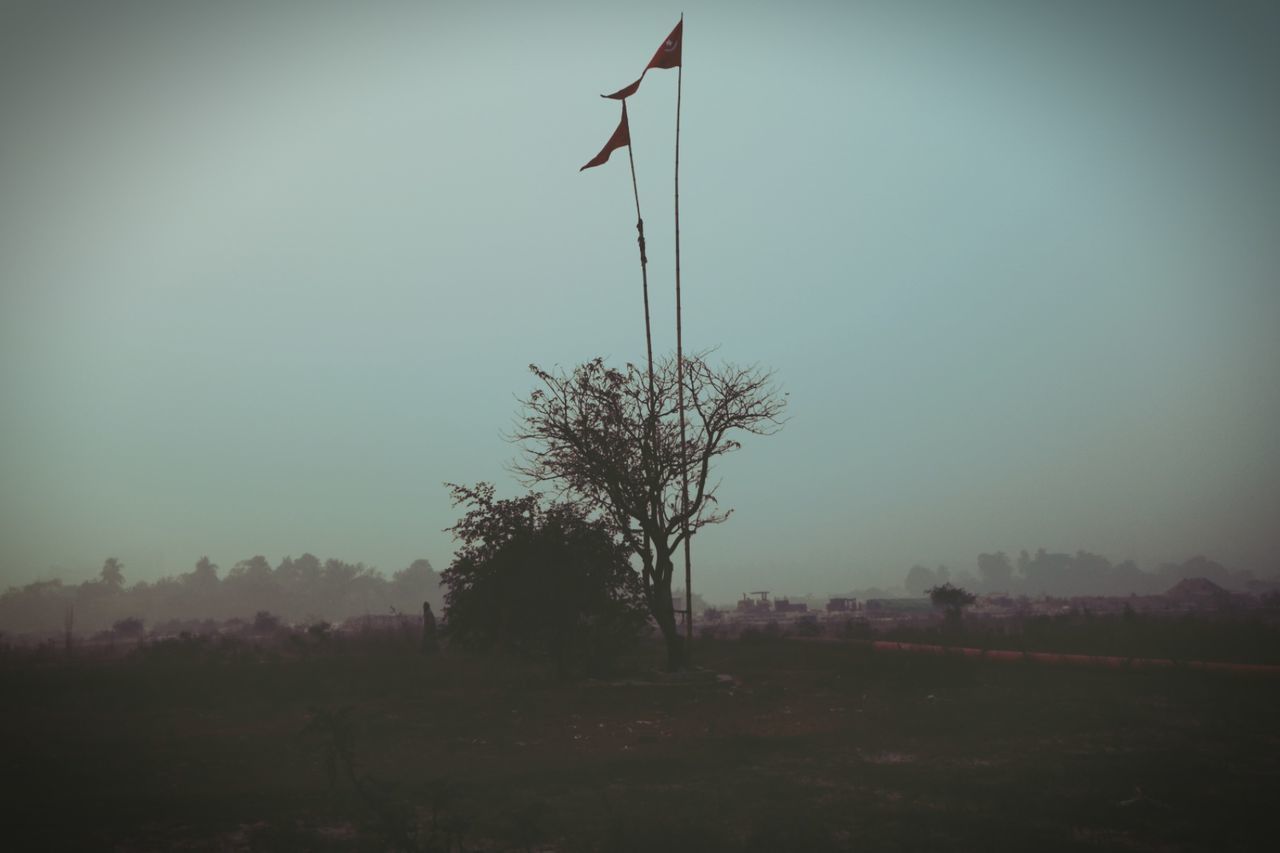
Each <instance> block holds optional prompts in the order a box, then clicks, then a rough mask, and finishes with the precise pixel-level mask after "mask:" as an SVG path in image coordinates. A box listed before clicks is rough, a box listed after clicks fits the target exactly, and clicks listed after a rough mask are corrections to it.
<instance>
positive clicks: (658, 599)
mask: <svg viewBox="0 0 1280 853" xmlns="http://www.w3.org/2000/svg"><path fill="white" fill-rule="evenodd" d="M673 568H674V566H673V565H672V563H671V558H670V557H669V556H667V555H665V554H659V555H658V571H657V572H656V573H655V577H654V579H653V600H652V601H651V602H650V610H651V611H652V613H653V618H654V621H656V622H657V623H658V630H660V631H661V632H662V639H663V640H664V641H665V642H666V644H667V671H668V672H676V671H677V670H681V669H684V668H685V664H686V663H687V662H688V661H687V658H686V656H685V647H684V637H683V635H681V633H680V626H679V625H677V624H676V614H675V611H674V609H673V608H672V606H671V572H672V570H673Z"/></svg>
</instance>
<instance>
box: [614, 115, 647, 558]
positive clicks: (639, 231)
mask: <svg viewBox="0 0 1280 853" xmlns="http://www.w3.org/2000/svg"><path fill="white" fill-rule="evenodd" d="M626 111H627V101H626V99H625V98H624V99H623V100H622V112H623V114H624V115H625V114H626ZM630 137H631V131H630V122H628V129H627V160H628V161H629V162H630V164H631V192H632V194H633V195H634V196H635V200H636V244H637V245H638V246H639V247H640V281H641V282H642V284H643V285H644V347H645V353H646V355H647V356H648V365H649V418H648V420H649V447H648V449H646V451H645V453H646V455H648V454H651V453H652V452H653V428H654V423H653V419H654V401H653V398H654V390H653V385H654V382H653V331H652V326H651V324H650V322H649V258H648V257H647V256H646V255H645V251H644V217H642V216H641V215H640V187H639V185H638V184H637V183H636V157H635V153H634V151H635V149H634V148H633V146H632V145H631V141H630ZM645 473H646V476H647V475H648V470H647V469H646V472H645ZM650 547H651V546H650V544H649V532H648V531H645V534H644V550H645V553H646V554H648V553H650Z"/></svg>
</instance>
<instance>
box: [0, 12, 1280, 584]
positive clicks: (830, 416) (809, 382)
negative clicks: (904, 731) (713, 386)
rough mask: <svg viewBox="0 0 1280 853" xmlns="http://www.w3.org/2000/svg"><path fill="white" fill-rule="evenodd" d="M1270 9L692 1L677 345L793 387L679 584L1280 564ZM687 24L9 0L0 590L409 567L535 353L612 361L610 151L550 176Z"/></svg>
mask: <svg viewBox="0 0 1280 853" xmlns="http://www.w3.org/2000/svg"><path fill="white" fill-rule="evenodd" d="M1277 10H1280V5H1277V4H1273V3H1267V2H1258V3H1244V2H1214V3H1208V2H1178V0H1162V1H1161V2H1156V1H1155V0H1150V1H1149V2H1140V0H1129V2H1115V0H1107V2H1102V0H1084V2H1055V3H1049V2H1035V1H1034V0H1027V2H1022V0H1019V2H1013V0H1009V2H1003V0H1002V1H1001V2H977V1H976V0H975V1H974V2H941V0H939V2H924V1H923V0H892V2H856V0H849V2H838V3H837V2H831V3H817V2H803V0H801V2H793V3H787V4H782V3H778V4H768V5H767V6H766V4H754V3H743V2H694V0H685V5H684V8H683V11H684V12H685V15H686V20H685V36H686V42H685V53H684V61H685V69H684V72H685V73H684V84H683V98H684V107H683V124H682V141H681V145H682V149H681V167H682V172H681V202H682V205H681V224H682V246H681V249H682V261H683V265H682V278H683V284H684V288H685V340H686V346H688V347H690V348H693V349H697V348H701V347H705V346H712V345H718V346H719V347H720V354H721V355H722V356H723V357H724V358H725V359H728V360H731V361H736V362H759V363H761V364H763V365H767V366H769V367H772V368H774V369H775V370H776V371H777V375H778V379H779V380H780V382H781V383H782V384H783V386H784V387H785V389H786V390H787V391H789V392H790V395H791V396H790V400H791V406H790V415H791V421H790V423H789V424H788V425H787V427H786V429H785V430H783V432H782V433H780V434H779V435H777V436H774V437H772V438H766V439H759V440H748V441H747V442H746V447H745V448H744V449H743V451H742V452H740V453H738V454H736V455H733V456H730V457H728V458H726V459H725V461H724V464H723V465H722V466H721V468H720V473H721V475H722V476H723V478H724V485H723V488H722V492H721V496H722V498H723V500H724V502H725V503H726V504H727V505H729V506H733V507H736V509H737V512H736V513H735V515H734V516H733V518H732V519H731V520H730V521H729V523H728V524H726V525H723V526H721V527H719V528H716V529H713V530H708V531H706V532H704V534H703V535H701V536H700V537H699V539H698V540H697V541H696V542H695V549H694V563H695V589H698V590H700V591H702V592H703V593H705V594H706V595H708V596H709V597H711V598H712V599H713V600H726V599H732V598H736V597H737V595H738V593H739V592H740V591H742V590H746V589H758V588H763V589H773V590H776V591H781V592H784V593H785V592H789V593H792V594H804V593H807V592H813V593H815V594H817V593H822V592H834V591H839V590H845V589H849V588H852V587H859V586H866V585H870V584H877V583H898V582H900V581H901V578H902V576H903V575H904V574H905V572H906V570H907V568H908V567H909V566H910V565H911V564H912V563H915V562H923V563H927V564H937V563H939V562H946V563H948V564H949V565H950V566H952V568H953V570H954V569H963V568H970V569H971V568H972V567H973V564H974V559H975V557H976V555H977V554H978V553H979V552H981V551H989V550H995V549H1006V550H1015V551H1016V549H1019V548H1024V547H1025V548H1029V549H1034V548H1036V547H1039V546H1044V547H1046V548H1049V549H1050V550H1070V551H1074V550H1076V549H1080V548H1084V549H1089V550H1094V551H1098V552H1101V553H1103V554H1105V555H1107V556H1109V557H1111V558H1113V559H1116V560H1119V559H1125V558H1129V557H1132V558H1135V559H1137V560H1138V561H1139V562H1140V564H1142V565H1143V566H1144V567H1145V568H1152V567H1153V566H1154V564H1155V563H1157V562H1160V561H1164V560H1182V559H1185V558H1186V557H1188V556H1191V555H1193V554H1197V553H1207V554H1209V555H1211V556H1214V557H1216V558H1217V559H1219V560H1220V561H1222V562H1224V563H1226V564H1228V565H1230V566H1232V567H1234V568H1242V569H1243V568H1250V569H1254V570H1258V571H1272V570H1275V569H1276V568H1277V567H1280V523H1278V522H1277V520H1278V519H1280V451H1278V449H1277V435H1280V432H1278V431H1277V423H1278V422H1280V333H1278V332H1277V326H1278V321H1280V276H1278V273H1280V166H1278V165H1277V164H1278V163H1280V160H1278V158H1277V153H1276V152H1278V151H1280V14H1278V13H1277ZM681 11H682V10H681V8H680V7H679V6H676V5H672V6H670V7H663V6H662V4H655V3H636V2H625V3H604V2H595V3H589V4H587V3H584V4H580V5H573V4H565V3H523V2H520V3H517V2H512V3H506V4H503V3H495V2H483V1H482V0H481V2H469V3H461V2H459V3H440V2H423V3H409V2H362V3H349V4H326V3H319V2H317V3H249V2H230V3H204V4H177V3H171V2H159V0H154V2H128V0H123V2H114V3H109V4H108V3H97V2H87V0H86V2H58V0H49V2H43V0H42V2H8V1H7V0H0V489H2V491H0V584H3V585H7V584H10V583H21V582H26V581H28V580H31V579H35V578H41V577H50V576H61V577H63V578H64V579H70V580H79V579H82V578H85V577H88V576H90V575H91V574H93V573H94V572H96V570H97V568H98V567H99V566H100V565H101V563H102V560H103V559H104V558H105V557H107V556H116V557H119V558H120V559H121V560H123V561H124V563H125V564H126V575H127V576H128V578H129V579H130V580H139V579H144V578H152V577H155V576H158V575H161V574H168V573H176V572H179V571H187V570H189V569H190V567H191V565H192V564H193V563H194V562H195V560H196V559H197V558H198V557H200V556H201V555H204V554H207V555H209V556H210V557H211V558H213V560H214V561H215V562H217V563H219V564H221V565H222V566H223V567H224V568H225V567H229V566H230V565H231V564H233V563H234V562H235V561H237V560H239V559H243V558H246V557H249V556H252V555H254V554H264V555H266V556H267V557H268V558H269V559H270V560H271V561H272V562H273V563H275V562H277V561H279V560H280V558H282V557H284V556H285V555H286V554H293V555H297V554H299V553H301V552H303V551H311V552H314V553H316V554H319V555H321V556H322V557H326V556H337V557H341V558H344V559H348V560H352V561H355V560H362V561H365V562H366V563H371V564H373V565H375V566H377V567H379V568H381V569H384V570H386V571H393V570H396V569H399V568H402V567H404V566H405V565H407V564H408V563H409V562H410V561H411V560H412V559H414V558H415V557H427V558H429V559H430V560H431V561H432V562H433V563H434V564H435V565H436V566H437V568H443V567H444V566H445V565H447V564H448V562H449V560H450V557H451V554H452V550H453V549H452V544H451V541H450V539H449V536H448V534H446V533H444V532H442V529H443V528H445V527H446V526H448V525H449V524H450V523H451V522H452V520H453V519H454V517H455V513H454V512H453V510H452V508H451V507H450V504H449V500H448V496H447V493H446V490H445V488H444V487H443V485H442V483H443V482H444V481H455V482H474V481H477V480H481V479H488V480H492V481H496V482H497V483H498V484H499V487H500V490H501V491H503V492H505V493H508V494H509V493H513V492H514V491H515V490H516V489H517V484H515V483H514V482H513V481H512V479H511V477H510V476H509V475H508V474H507V473H506V470H505V463H506V462H508V461H509V460H510V459H511V458H512V457H513V455H514V449H513V448H512V447H511V446H510V445H509V444H507V443H506V442H504V440H503V438H502V433H503V430H504V429H506V428H508V427H509V426H510V424H511V421H512V417H513V415H514V413H515V407H516V398H517V396H519V395H522V394H525V393H527V391H528V390H530V389H531V388H532V381H531V377H530V376H529V375H528V372H527V365H528V364H529V363H530V362H537V363H539V364H542V365H552V364H560V365H563V366H572V365H573V364H576V363H578V362H581V361H584V360H587V359H589V358H591V357H593V356H596V355H606V356H608V357H609V358H611V359H613V360H615V361H625V360H633V361H636V360H639V359H641V358H643V354H644V348H643V346H644V339H643V321H642V316H641V313H640V308H641V303H640V281H639V270H638V264H637V262H636V253H635V243H634V227H633V226H634V221H633V220H634V209H633V202H632V199H631V193H630V178H629V174H628V172H627V168H626V158H625V157H624V156H621V155H623V154H624V153H625V152H618V154H617V155H615V157H614V159H613V160H612V161H611V162H609V163H608V164H606V165H605V166H603V167H601V168H599V169H594V170H589V171H587V172H584V173H581V174H579V172H578V167H579V166H581V165H582V164H583V163H584V162H586V161H587V160H588V159H589V158H590V157H591V156H593V155H594V154H595V153H596V151H597V150H598V149H599V148H600V146H601V145H602V144H603V143H604V141H605V140H606V139H607V138H608V136H609V134H610V133H611V132H612V131H613V128H614V126H615V125H616V123H617V119H618V107H617V104H616V103H614V102H611V101H606V100H602V99H600V98H599V97H598V94H599V93H600V92H606V91H612V90H614V89H616V88H619V87H621V86H623V85H625V84H626V83H629V82H630V81H631V80H633V79H634V78H635V77H636V76H637V74H638V73H639V72H640V70H641V69H642V68H643V67H644V64H645V62H646V61H647V60H648V58H649V56H650V55H651V54H652V52H653V51H654V49H655V48H656V47H657V46H658V44H659V42H660V41H661V40H662V39H663V38H664V37H665V36H666V34H667V32H668V31H669V30H670V29H671V27H672V26H673V25H674V24H675V22H676V20H677V19H678V17H679V14H680V12H681ZM675 92H676V72H675V71H674V70H671V71H654V72H651V73H650V74H649V76H648V77H647V78H646V80H645V83H644V85H643V86H642V88H641V89H640V92H639V94H638V95H637V96H635V97H634V98H633V99H632V100H631V102H630V114H631V127H632V137H633V140H634V144H635V157H636V167H637V170H638V173H639V178H640V184H641V186H640V191H641V202H642V204H643V206H644V212H645V219H646V225H647V231H648V236H649V253H650V258H651V265H650V268H651V286H652V288H653V291H654V293H653V310H654V312H655V323H656V328H655V335H656V337H655V347H656V348H658V349H660V350H665V349H668V348H670V347H673V346H674V316H673V315H674V297H673V293H672V290H673V287H672V283H673V274H672V269H673V265H672V238H671V230H672V229H671V224H672V209H671V208H672V205H671V195H672V194H671V178H672V174H671V172H672V147H673V146H672V143H673V136H674V106H675Z"/></svg>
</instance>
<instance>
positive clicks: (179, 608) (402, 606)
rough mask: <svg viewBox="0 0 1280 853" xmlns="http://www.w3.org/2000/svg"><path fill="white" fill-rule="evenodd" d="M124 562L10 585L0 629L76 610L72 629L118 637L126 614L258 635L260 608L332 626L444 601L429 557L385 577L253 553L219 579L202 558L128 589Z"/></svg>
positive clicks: (40, 624)
mask: <svg viewBox="0 0 1280 853" xmlns="http://www.w3.org/2000/svg"><path fill="white" fill-rule="evenodd" d="M125 568H126V567H125V566H124V564H123V563H121V562H120V561H119V560H117V559H115V558H114V557H112V558H108V559H107V560H106V561H105V562H104V563H103V566H102V572H101V574H100V575H99V577H98V578H96V579H94V580H91V581H86V582H84V583H82V584H79V585H64V584H63V582H62V581H60V580H50V581H38V582H36V583H31V584H27V585H26V586H22V587H11V588H10V589H9V590H8V591H7V592H5V593H4V594H3V595H0V625H3V626H4V628H5V630H7V631H10V632H12V633H15V634H19V633H36V634H40V633H47V634H50V635H52V634H53V633H55V632H57V631H58V630H59V628H60V627H61V626H63V623H64V621H65V620H66V619H67V618H69V617H68V614H69V613H70V612H71V611H70V610H69V608H73V609H74V631H76V632H79V633H80V634H84V635H91V634H93V633H95V632H97V631H101V630H104V629H108V628H111V627H112V626H116V628H117V631H116V633H117V634H118V635H120V636H136V635H137V634H138V633H140V631H136V630H134V629H133V628H132V623H129V622H128V620H130V619H136V620H138V625H139V626H140V625H142V624H143V623H145V624H147V625H151V626H152V632H153V633H166V631H165V628H166V627H171V626H173V625H181V624H183V623H186V622H190V621H191V620H218V621H221V620H226V619H231V618H242V619H253V624H254V630H257V631H259V632H264V631H268V630H270V627H271V626H269V625H267V624H266V623H265V622H263V619H264V618H266V617H264V616H263V615H262V614H266V615H267V617H270V618H271V619H274V620H276V622H277V623H278V622H280V621H284V622H286V623H297V622H317V621H320V620H325V621H329V622H333V623H336V622H341V621H342V620H344V619H346V618H349V617H353V616H360V615H363V614H370V613H375V614H389V613H391V612H392V611H393V610H394V611H399V612H408V613H417V612H419V610H420V609H421V607H422V602H423V601H424V600H425V601H433V602H435V603H436V605H437V606H439V604H440V603H441V600H442V595H441V590H440V587H439V575H437V574H436V572H435V571H434V570H433V569H432V567H431V563H430V562H428V561H427V560H415V561H414V562H413V563H412V564H410V565H409V566H408V567H407V568H405V569H402V570H401V571H398V572H396V573H395V574H393V575H392V576H391V577H390V578H387V577H385V576H384V575H383V574H382V573H381V572H379V571H377V570H376V569H373V568H370V567H368V566H366V565H364V564H363V563H347V562H344V561H342V560H338V559H328V560H323V561H322V560H320V559H319V558H318V557H316V556H314V555H312V554H303V555H302V556H301V557H297V558H294V557H285V558H284V559H283V560H282V561H281V562H280V564H279V565H278V566H276V567H275V568H274V569H273V568H272V567H271V565H270V564H269V563H268V562H267V560H266V558H265V557H262V556H256V557H251V558H249V559H247V560H241V561H240V562H238V563H236V564H235V565H234V566H232V567H231V570H230V571H228V572H227V573H226V575H225V577H224V576H220V575H219V567H218V566H217V565H216V564H214V563H213V562H212V561H211V560H210V559H209V558H208V557H201V558H200V559H199V560H198V561H197V562H196V564H195V566H194V567H193V569H192V571H190V572H188V573H186V574H182V575H179V576H177V577H165V578H160V579H159V580H156V581H153V582H147V581H140V582H138V583H135V584H133V585H132V586H126V584H125ZM254 614H259V616H256V617H255V616H254ZM121 627H124V628H125V632H123V633H122V632H121V631H120V630H119V629H120V628H121ZM178 630H183V629H181V628H179V629H178ZM173 633H176V631H174V632H173Z"/></svg>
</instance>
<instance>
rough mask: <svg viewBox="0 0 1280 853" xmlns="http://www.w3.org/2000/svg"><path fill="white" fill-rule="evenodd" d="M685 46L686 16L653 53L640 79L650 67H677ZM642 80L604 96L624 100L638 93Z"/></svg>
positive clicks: (603, 96)
mask: <svg viewBox="0 0 1280 853" xmlns="http://www.w3.org/2000/svg"><path fill="white" fill-rule="evenodd" d="M683 47H684V18H681V19H680V23H678V24H676V28H675V29H674V30H672V31H671V35H669V36H667V40H666V41H664V42H663V43H662V44H661V45H660V46H659V47H658V50H657V52H655V53H654V54H653V59H650V60H649V64H648V65H646V66H645V67H644V71H641V72H640V80H643V79H644V75H646V74H648V73H649V69H650V68H675V67H676V66H678V65H679V64H680V53H681V49H682V48H683ZM640 80H637V81H636V82H634V83H632V84H631V85H630V86H627V87H626V88H623V89H619V90H618V91H616V92H614V93H613V94H612V95H601V96H600V97H602V98H613V99H614V100H618V101H623V100H626V99H627V98H629V97H631V96H632V95H634V94H635V93H636V90H637V89H639V88H640Z"/></svg>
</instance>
